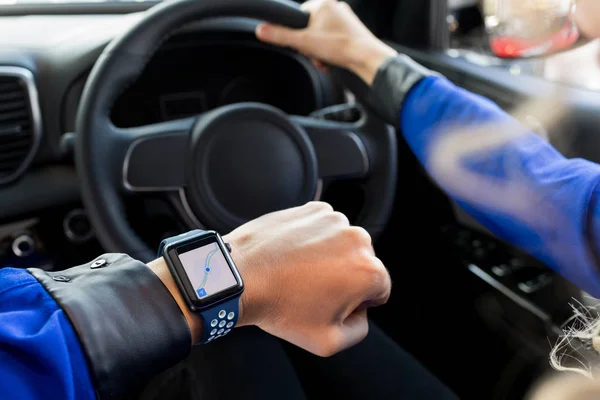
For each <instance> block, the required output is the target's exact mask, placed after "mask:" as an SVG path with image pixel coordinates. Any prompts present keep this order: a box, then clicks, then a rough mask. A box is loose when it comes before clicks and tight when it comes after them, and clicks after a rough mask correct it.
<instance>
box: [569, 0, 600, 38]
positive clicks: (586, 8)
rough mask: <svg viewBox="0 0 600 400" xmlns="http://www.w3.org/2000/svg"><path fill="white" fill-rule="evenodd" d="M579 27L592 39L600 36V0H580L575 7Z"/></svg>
mask: <svg viewBox="0 0 600 400" xmlns="http://www.w3.org/2000/svg"><path fill="white" fill-rule="evenodd" d="M575 22H576V23H577V27H578V28H579V30H580V31H581V33H583V34H584V35H585V36H586V37H588V38H590V39H596V38H600V1H598V0H578V2H577V8H576V9H575Z"/></svg>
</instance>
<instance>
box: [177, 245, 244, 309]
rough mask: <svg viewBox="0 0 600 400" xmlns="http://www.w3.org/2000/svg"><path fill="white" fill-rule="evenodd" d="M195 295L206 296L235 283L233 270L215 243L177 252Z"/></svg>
mask: <svg viewBox="0 0 600 400" xmlns="http://www.w3.org/2000/svg"><path fill="white" fill-rule="evenodd" d="M179 260H180V261H181V265H182V266H183V268H184V269H185V272H186V273H187V276H188V278H189V280H190V283H191V284H192V287H193V289H194V291H195V292H196V296H198V298H199V299H205V298H208V297H210V296H212V295H214V294H217V293H220V292H222V291H224V290H226V289H229V288H231V287H233V286H236V285H237V281H236V279H235V276H234V275H233V272H232V271H231V269H230V268H229V264H228V263H227V261H226V260H225V256H224V255H223V253H222V252H221V248H220V247H219V245H218V244H217V243H214V242H213V243H209V244H207V245H206V246H202V247H198V248H196V249H193V250H190V251H186V252H184V253H181V254H179Z"/></svg>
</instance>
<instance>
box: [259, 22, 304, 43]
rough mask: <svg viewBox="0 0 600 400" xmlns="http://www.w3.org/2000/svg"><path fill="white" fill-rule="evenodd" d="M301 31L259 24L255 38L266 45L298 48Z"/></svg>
mask: <svg viewBox="0 0 600 400" xmlns="http://www.w3.org/2000/svg"><path fill="white" fill-rule="evenodd" d="M302 32H303V31H302V30H298V29H290V28H285V27H283V26H279V25H272V24H261V25H259V26H258V27H257V28H256V37H257V38H258V39H259V40H261V41H263V42H266V43H271V44H275V45H278V46H287V47H293V48H298V45H299V44H300V43H301V42H302V41H301V36H302Z"/></svg>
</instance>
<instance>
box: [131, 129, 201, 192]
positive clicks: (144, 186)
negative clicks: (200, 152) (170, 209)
mask: <svg viewBox="0 0 600 400" xmlns="http://www.w3.org/2000/svg"><path fill="white" fill-rule="evenodd" d="M196 119H197V118H195V117H194V118H184V119H178V120H174V121H168V122H161V123H157V124H152V125H145V126H140V127H134V128H125V129H119V133H120V135H119V136H120V137H121V138H122V140H121V145H122V146H124V147H125V148H126V151H125V153H124V156H123V170H122V185H123V187H124V189H125V190H127V191H129V192H166V191H176V190H179V189H180V188H182V187H184V186H185V161H186V159H187V157H186V155H187V152H188V142H189V135H190V131H191V130H192V127H193V126H194V123H195V122H196Z"/></svg>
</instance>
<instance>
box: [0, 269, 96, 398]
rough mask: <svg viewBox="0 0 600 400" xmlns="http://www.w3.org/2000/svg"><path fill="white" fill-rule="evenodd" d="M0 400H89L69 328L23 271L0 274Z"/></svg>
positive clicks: (78, 350) (79, 350) (89, 386)
mask: <svg viewBox="0 0 600 400" xmlns="http://www.w3.org/2000/svg"><path fill="white" fill-rule="evenodd" d="M0 398H2V399H23V400H29V399H65V400H71V399H84V400H85V399H94V398H95V393H94V388H93V385H92V381H91V378H90V375H89V372H88V367H87V364H86V361H85V356H84V353H83V350H82V348H81V345H80V343H79V341H78V339H77V335H76V334H75V331H74V329H73V327H72V325H71V323H70V322H69V320H68V318H67V316H66V315H65V312H64V311H63V310H62V309H61V308H60V307H59V306H58V304H56V302H55V301H54V300H53V299H52V297H50V295H49V294H48V292H46V291H45V290H44V288H43V287H42V285H40V284H39V282H38V281H37V280H36V279H35V278H34V277H33V276H32V275H31V274H30V273H29V272H27V271H26V270H19V269H12V268H4V269H1V270H0Z"/></svg>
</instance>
